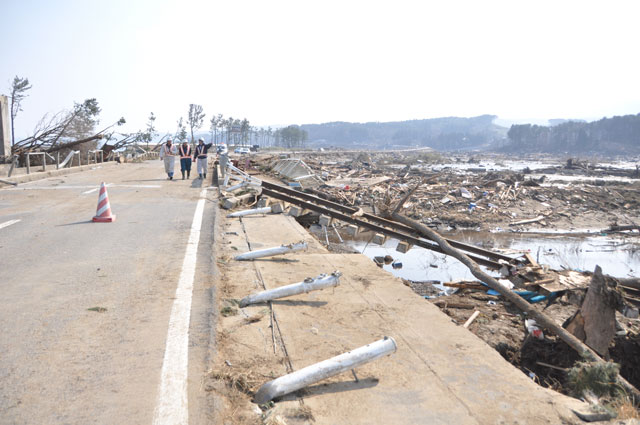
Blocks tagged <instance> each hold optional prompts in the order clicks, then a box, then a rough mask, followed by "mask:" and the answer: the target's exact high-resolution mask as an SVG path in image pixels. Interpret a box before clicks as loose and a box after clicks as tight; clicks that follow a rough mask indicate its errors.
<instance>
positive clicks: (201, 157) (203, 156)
mask: <svg viewBox="0 0 640 425" xmlns="http://www.w3.org/2000/svg"><path fill="white" fill-rule="evenodd" d="M211 145H212V143H208V144H205V143H204V139H203V138H202V137H201V138H199V139H198V146H196V151H195V153H194V154H193V156H194V157H195V160H196V164H197V165H198V175H199V176H200V179H203V178H205V179H206V178H207V152H208V151H209V148H210V147H211Z"/></svg>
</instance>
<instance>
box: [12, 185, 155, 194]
mask: <svg viewBox="0 0 640 425" xmlns="http://www.w3.org/2000/svg"><path fill="white" fill-rule="evenodd" d="M97 186H98V187H96V185H93V184H92V185H86V186H29V187H10V188H6V189H0V191H20V190H65V189H90V190H87V191H85V192H82V194H83V195H86V194H88V193H93V192H95V191H96V190H98V189H100V185H97ZM107 186H108V187H126V188H130V189H157V188H159V187H162V186H160V185H157V184H113V183H109V184H108V185H107Z"/></svg>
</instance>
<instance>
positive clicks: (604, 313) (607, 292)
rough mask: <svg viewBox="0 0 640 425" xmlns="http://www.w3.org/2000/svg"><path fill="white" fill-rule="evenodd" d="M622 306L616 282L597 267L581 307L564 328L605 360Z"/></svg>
mask: <svg viewBox="0 0 640 425" xmlns="http://www.w3.org/2000/svg"><path fill="white" fill-rule="evenodd" d="M622 304H623V300H622V295H621V294H620V292H618V291H617V289H616V282H615V281H614V280H613V279H611V278H608V277H606V276H604V275H603V274H602V269H601V268H600V266H596V270H595V272H594V273H593V277H592V278H591V284H590V285H589V289H588V290H587V295H586V296H585V298H584V302H583V303H582V307H580V310H578V311H577V312H576V314H574V315H573V317H571V318H570V319H568V320H567V322H566V326H565V328H566V329H567V330H568V331H569V332H571V333H572V334H573V335H575V336H576V338H578V339H580V340H581V341H584V342H585V343H586V344H587V345H588V346H589V347H591V348H593V349H594V350H595V351H596V352H597V353H598V354H600V355H601V356H604V357H607V356H608V355H609V349H608V347H609V343H610V342H611V339H613V337H614V336H615V333H616V310H618V309H619V308H621V306H622Z"/></svg>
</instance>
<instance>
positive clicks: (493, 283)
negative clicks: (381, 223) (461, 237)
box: [392, 212, 640, 402]
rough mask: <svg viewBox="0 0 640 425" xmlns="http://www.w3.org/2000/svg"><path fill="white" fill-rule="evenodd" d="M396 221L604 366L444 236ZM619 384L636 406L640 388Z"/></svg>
mask: <svg viewBox="0 0 640 425" xmlns="http://www.w3.org/2000/svg"><path fill="white" fill-rule="evenodd" d="M392 217H393V219H394V220H396V221H398V222H400V223H402V224H405V225H407V226H410V227H412V228H414V229H415V230H417V231H418V232H419V233H420V234H422V235H423V236H424V237H426V238H428V239H431V240H432V241H434V242H436V243H437V244H438V245H440V248H442V251H444V253H445V254H448V255H450V256H452V257H454V258H456V259H457V260H459V261H460V262H461V263H462V264H464V265H465V266H467V267H468V268H469V270H470V271H471V274H473V275H474V276H475V277H476V278H478V279H480V280H481V281H482V282H484V283H486V284H487V285H488V286H489V288H491V289H493V290H496V291H498V292H499V293H500V295H502V296H503V297H505V298H506V299H507V300H509V301H510V302H512V303H513V304H514V305H515V306H516V307H518V308H519V309H520V310H522V311H523V312H525V313H527V315H529V317H532V318H534V319H535V320H536V322H538V324H539V325H541V326H543V327H545V328H547V329H549V330H550V331H551V332H553V333H554V334H556V335H557V336H558V337H559V338H560V339H562V340H563V341H564V342H565V343H567V345H569V346H570V347H571V348H573V349H574V350H576V351H577V352H578V353H579V354H580V355H582V356H583V357H584V358H586V359H589V360H590V361H595V362H604V360H603V359H602V358H601V357H600V356H599V355H598V353H596V352H595V351H594V350H592V349H591V348H590V347H589V346H587V345H586V344H584V343H583V342H582V341H580V340H579V339H578V338H576V337H575V336H573V335H572V334H571V333H569V332H567V331H566V330H565V329H564V328H562V326H560V325H558V324H557V323H556V322H555V321H554V320H553V319H551V318H550V317H549V316H547V315H546V314H544V313H542V312H540V311H538V310H536V309H535V308H533V306H532V305H531V304H529V302H527V301H526V300H525V299H524V298H522V297H521V296H520V295H518V294H516V293H515V292H513V291H512V290H510V289H508V288H506V287H504V286H502V285H501V284H500V283H499V282H498V281H497V280H496V279H495V278H494V277H492V276H490V275H488V274H487V273H485V272H484V271H482V269H481V268H480V267H479V266H478V264H477V263H476V262H475V261H473V260H472V259H471V258H469V257H468V256H467V255H466V254H464V253H463V252H462V251H459V250H457V249H456V248H454V247H452V246H451V245H450V244H449V243H448V242H447V241H446V240H445V239H444V238H443V237H442V236H440V234H438V233H437V232H435V231H433V230H432V229H430V228H428V227H427V226H425V225H423V224H421V223H418V222H417V221H415V220H411V219H410V218H408V217H405V216H403V215H401V214H398V213H397V212H394V213H393V214H392ZM618 380H619V383H620V385H622V386H623V387H624V388H625V390H627V391H628V392H629V393H630V394H632V395H633V397H634V398H635V400H636V402H638V401H640V391H638V389H637V388H636V387H634V386H633V385H631V384H630V383H629V382H627V380H626V379H624V378H623V377H622V376H618Z"/></svg>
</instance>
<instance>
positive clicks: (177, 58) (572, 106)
mask: <svg viewBox="0 0 640 425" xmlns="http://www.w3.org/2000/svg"><path fill="white" fill-rule="evenodd" d="M0 2H1V3H0V10H1V16H2V26H0V52H1V54H2V57H1V59H0V93H4V94H8V92H9V86H10V81H11V80H12V78H13V77H14V76H15V75H19V76H21V77H27V78H29V80H30V81H31V83H32V84H33V88H32V89H31V91H30V92H29V97H28V98H27V99H26V100H25V101H24V106H23V107H24V112H22V113H21V114H20V115H19V117H18V120H17V123H16V136H17V137H20V136H25V135H27V134H29V133H30V131H31V130H32V129H33V127H34V125H35V124H36V122H37V121H38V120H39V118H40V117H42V115H43V114H45V113H47V112H56V111H59V110H61V109H64V108H69V107H71V106H72V105H73V102H82V101H83V100H84V99H86V98H91V97H95V98H97V99H98V101H99V103H100V105H101V107H102V114H101V119H102V123H103V124H105V125H106V124H109V123H112V122H115V121H116V120H117V119H118V118H119V117H120V116H124V117H125V118H126V120H127V122H128V124H127V128H126V130H128V131H134V130H136V129H139V128H143V127H144V126H145V122H146V120H147V117H148V116H149V113H150V112H151V111H153V112H154V113H155V114H156V116H157V117H158V120H157V127H158V128H159V130H165V131H172V132H173V131H174V130H175V127H176V125H175V122H176V121H177V119H178V118H179V117H180V116H185V117H186V115H187V109H188V105H189V103H197V104H202V105H203V106H204V110H205V112H206V113H207V117H206V119H207V120H208V119H209V118H210V117H211V114H212V113H216V114H217V113H222V114H224V115H225V116H233V117H234V118H245V117H246V118H247V119H249V121H250V122H251V124H253V125H287V124H305V123H320V122H327V121H357V122H364V121H397V120H406V119H421V118H433V117H442V116H475V115H481V114H495V115H498V116H500V118H503V119H508V120H521V119H546V118H588V119H597V118H601V117H604V116H611V115H622V114H637V113H639V112H640V84H638V79H639V76H640V54H639V53H638V42H639V41H640V25H638V17H639V16H640V2H638V1H637V0H634V1H611V2H605V1H585V0H581V1H568V0H563V1H535V2H531V1H529V2H524V1H513V0H508V1H490V0H485V1H477V0H470V1H433V2H427V1H398V0H395V1H375V0H367V1H350V0H342V1H327V0H324V1H316V2H311V1H303V0H295V1H279V0H257V1H250V0H245V1H241V0H235V1H211V0H208V1H207V0H202V1H196V0H180V1H177V0H108V1H90V0H56V1H46V0H41V1H37V0H20V1H17V0H0Z"/></svg>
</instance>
